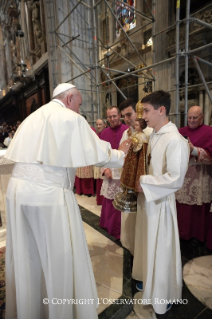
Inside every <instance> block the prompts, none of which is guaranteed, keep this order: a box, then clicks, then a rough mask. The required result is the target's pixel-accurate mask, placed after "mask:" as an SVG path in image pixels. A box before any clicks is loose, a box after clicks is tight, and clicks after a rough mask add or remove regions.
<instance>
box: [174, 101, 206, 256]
mask: <svg viewBox="0 0 212 319" xmlns="http://www.w3.org/2000/svg"><path fill="white" fill-rule="evenodd" d="M203 119H204V115H203V112H202V109H201V107H199V106H192V107H191V108H190V109H189V111H188V126H186V127H183V128H181V129H180V130H179V132H180V133H181V134H182V135H183V136H184V137H186V138H187V139H188V142H189V146H190V160H189V167H188V171H187V173H186V176H185V180H184V184H183V187H182V188H181V189H180V190H179V191H178V192H177V193H176V199H177V217H178V226H179V233H180V237H181V238H182V239H186V240H189V239H191V238H192V237H194V238H197V239H198V240H200V241H201V242H205V241H206V244H207V247H208V248H209V249H211V250H212V215H211V211H212V127H210V126H208V125H205V124H203Z"/></svg>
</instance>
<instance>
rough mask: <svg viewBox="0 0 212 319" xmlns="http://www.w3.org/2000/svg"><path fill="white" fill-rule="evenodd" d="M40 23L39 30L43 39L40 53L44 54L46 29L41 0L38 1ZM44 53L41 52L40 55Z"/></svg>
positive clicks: (45, 49)
mask: <svg viewBox="0 0 212 319" xmlns="http://www.w3.org/2000/svg"><path fill="white" fill-rule="evenodd" d="M40 23H41V30H42V32H43V39H44V43H43V45H44V47H43V48H42V50H41V51H43V50H44V52H46V51H47V48H46V27H45V15H44V4H43V0H40ZM44 52H41V54H43V53H44Z"/></svg>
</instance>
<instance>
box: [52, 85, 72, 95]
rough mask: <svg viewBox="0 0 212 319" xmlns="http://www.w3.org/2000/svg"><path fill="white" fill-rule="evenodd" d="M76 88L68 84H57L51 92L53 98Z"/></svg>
mask: <svg viewBox="0 0 212 319" xmlns="http://www.w3.org/2000/svg"><path fill="white" fill-rule="evenodd" d="M75 87H76V86H75V85H73V84H70V83H61V84H59V85H58V86H57V87H56V88H55V89H54V91H53V98H54V97H55V96H57V95H59V94H61V93H63V92H65V91H68V90H70V89H72V88H75Z"/></svg>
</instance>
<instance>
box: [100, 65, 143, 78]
mask: <svg viewBox="0 0 212 319" xmlns="http://www.w3.org/2000/svg"><path fill="white" fill-rule="evenodd" d="M101 69H103V70H105V71H111V72H114V73H121V74H125V75H126V76H128V75H129V72H124V71H120V70H116V69H110V68H104V67H101ZM131 76H135V77H138V78H141V79H144V78H145V77H144V76H140V75H137V74H131Z"/></svg>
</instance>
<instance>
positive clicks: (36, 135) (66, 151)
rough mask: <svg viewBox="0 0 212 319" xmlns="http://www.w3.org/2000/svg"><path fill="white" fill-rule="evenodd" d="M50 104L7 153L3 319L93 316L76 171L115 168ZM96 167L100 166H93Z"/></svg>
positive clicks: (66, 113) (83, 129) (117, 156)
mask: <svg viewBox="0 0 212 319" xmlns="http://www.w3.org/2000/svg"><path fill="white" fill-rule="evenodd" d="M62 106H63V105H61V102H60V101H59V102H58V100H53V101H52V102H50V103H48V104H46V105H44V106H43V107H41V108H40V109H38V110H37V111H36V112H34V113H33V114H31V115H30V116H29V117H27V118H26V120H25V121H24V122H23V123H22V124H21V126H20V127H19V129H18V131H17V132H16V134H15V136H14V139H13V141H12V143H11V145H10V147H9V149H8V151H7V153H6V158H8V159H11V160H13V161H15V162H16V164H15V168H14V170H13V173H12V177H11V179H10V182H9V186H8V190H7V216H8V217H7V218H8V219H7V249H6V318H7V319H11V318H18V319H29V318H30V319H43V318H49V319H58V318H60V319H73V318H74V319H85V318H92V319H95V318H97V311H96V308H97V291H96V284H95V279H94V275H93V270H92V265H91V261H90V256H89V251H88V247H87V243H86V238H85V234H84V230H83V225H82V220H81V215H80V212H79V208H78V205H77V202H76V199H75V196H74V194H73V192H72V188H73V185H74V178H75V171H76V167H83V166H88V165H97V166H98V165H99V166H101V165H105V164H107V167H110V166H112V167H121V166H122V165H123V159H124V153H123V152H120V151H117V150H111V146H110V144H109V143H107V142H104V141H102V140H100V139H99V138H98V136H97V135H96V134H95V133H94V132H93V131H92V130H91V128H90V127H89V125H88V123H87V122H86V121H85V119H84V118H83V117H82V116H80V115H79V114H77V113H75V112H73V111H71V110H69V109H66V108H65V107H62ZM98 163H99V164H98Z"/></svg>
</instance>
